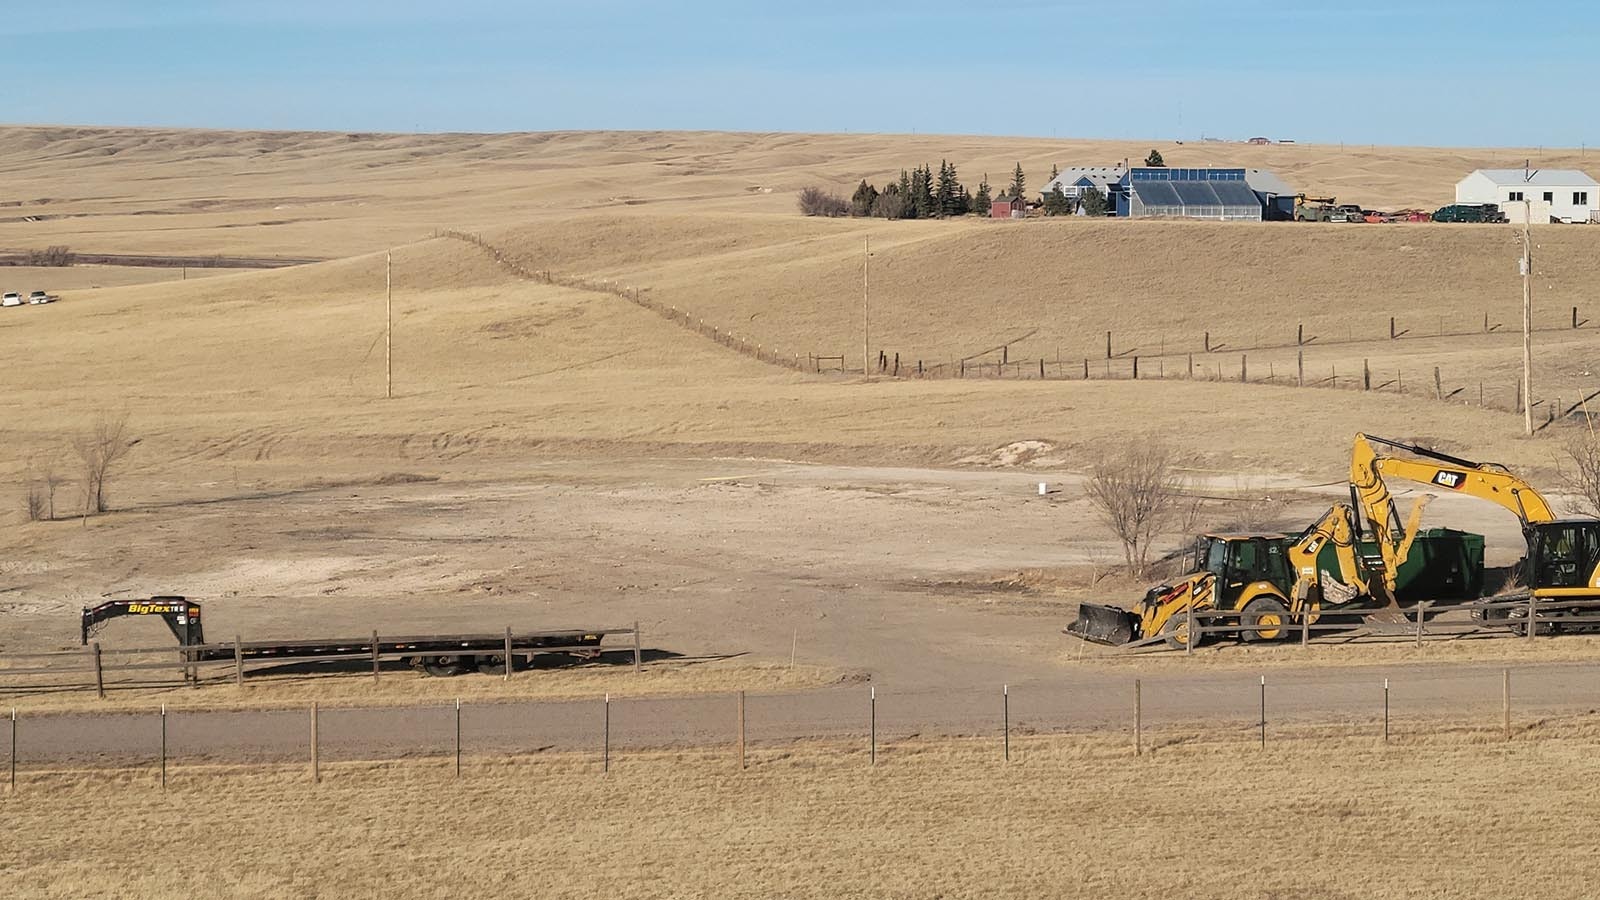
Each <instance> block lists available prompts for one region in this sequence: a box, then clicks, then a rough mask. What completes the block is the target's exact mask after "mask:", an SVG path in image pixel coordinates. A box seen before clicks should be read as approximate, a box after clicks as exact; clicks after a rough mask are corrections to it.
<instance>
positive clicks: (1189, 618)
mask: <svg viewBox="0 0 1600 900" xmlns="http://www.w3.org/2000/svg"><path fill="white" fill-rule="evenodd" d="M1183 616H1184V619H1185V620H1186V624H1187V625H1188V627H1189V630H1188V631H1187V632H1185V634H1187V635H1189V639H1188V640H1186V641H1184V642H1183V655H1184V656H1193V655H1194V645H1195V644H1198V643H1200V635H1198V634H1195V630H1194V628H1195V625H1194V602H1193V601H1192V600H1191V601H1190V602H1189V603H1188V604H1187V605H1186V606H1184V608H1183Z"/></svg>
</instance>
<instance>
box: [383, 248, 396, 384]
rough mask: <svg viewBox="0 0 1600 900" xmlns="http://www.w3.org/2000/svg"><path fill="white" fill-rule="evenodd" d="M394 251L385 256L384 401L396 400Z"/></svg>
mask: <svg viewBox="0 0 1600 900" xmlns="http://www.w3.org/2000/svg"><path fill="white" fill-rule="evenodd" d="M393 269H394V251H392V250H390V251H388V252H386V253H384V254H383V399H385V400H391V399H393V398H394V363H393V357H392V351H393V349H394V279H393V278H392V277H391V275H392V272H393Z"/></svg>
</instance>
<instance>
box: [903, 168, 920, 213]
mask: <svg viewBox="0 0 1600 900" xmlns="http://www.w3.org/2000/svg"><path fill="white" fill-rule="evenodd" d="M899 193H900V218H902V219H915V218H916V217H917V200H916V198H915V197H913V196H912V194H911V176H910V175H908V174H906V170H905V169H901V170H900V191H899Z"/></svg>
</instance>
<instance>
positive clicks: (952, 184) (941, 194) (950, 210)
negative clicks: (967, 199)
mask: <svg viewBox="0 0 1600 900" xmlns="http://www.w3.org/2000/svg"><path fill="white" fill-rule="evenodd" d="M962 193H963V192H962V190H961V182H959V181H957V180H956V167H955V165H954V164H952V163H948V162H945V161H943V160H940V162H939V187H938V190H936V191H935V192H934V202H936V203H937V204H938V205H939V215H940V216H959V215H961V214H962V213H963V212H965V210H964V209H963V208H962V205H961V196H962Z"/></svg>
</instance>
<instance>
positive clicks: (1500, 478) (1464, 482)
mask: <svg viewBox="0 0 1600 900" xmlns="http://www.w3.org/2000/svg"><path fill="white" fill-rule="evenodd" d="M1374 444H1379V445H1382V446H1385V447H1390V448H1394V449H1397V450H1404V451H1405V452H1407V453H1409V454H1412V455H1413V456H1416V457H1419V458H1417V459H1410V458H1407V457H1399V456H1383V455H1380V454H1379V453H1378V451H1377V450H1376V449H1374V447H1373V445H1374ZM1385 476H1394V477H1397V478H1404V479H1406V480H1407V481H1414V482H1417V483H1419V484H1429V485H1433V486H1434V487H1439V488H1444V489H1445V490H1448V491H1451V492H1454V493H1457V494H1467V495H1469V496H1472V497H1477V498H1479V499H1482V500H1488V501H1489V502H1491V503H1497V504H1499V505H1500V506H1502V507H1504V508H1506V509H1508V510H1510V511H1512V512H1513V513H1516V515H1517V518H1519V519H1521V520H1522V523H1523V524H1524V525H1530V524H1538V523H1540V522H1552V521H1554V520H1555V518H1556V514H1555V510H1554V509H1553V508H1551V506H1550V502H1549V501H1548V500H1546V499H1545V498H1544V496H1543V495H1541V494H1540V493H1539V492H1538V491H1536V490H1534V488H1533V486H1532V485H1530V484H1528V483H1527V482H1526V481H1523V480H1522V479H1521V478H1518V477H1517V476H1515V475H1513V474H1511V472H1510V471H1508V470H1507V469H1506V468H1505V467H1504V466H1501V465H1498V464H1496V463H1480V462H1474V461H1472V460H1470V459H1461V458H1460V457H1455V456H1450V455H1448V454H1444V453H1440V452H1438V451H1436V450H1431V449H1429V448H1427V447H1418V446H1416V445H1414V444H1405V443H1401V442H1399V441H1391V440H1389V439H1387V438H1380V437H1369V436H1367V435H1364V434H1358V435H1356V440H1355V449H1354V451H1353V453H1352V455H1351V458H1350V484H1351V485H1352V486H1353V487H1354V488H1355V490H1356V492H1357V494H1358V495H1359V496H1360V498H1361V503H1362V506H1363V508H1364V509H1366V510H1367V511H1368V512H1367V515H1368V516H1369V517H1370V518H1372V520H1373V524H1374V525H1375V526H1377V525H1379V524H1380V522H1379V520H1378V518H1377V513H1376V512H1375V509H1376V508H1378V507H1385V506H1386V507H1387V508H1388V510H1389V511H1390V514H1391V515H1392V511H1393V501H1392V499H1390V498H1389V490H1388V488H1387V487H1386V486H1384V477H1385ZM1380 543H1381V541H1380Z"/></svg>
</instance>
